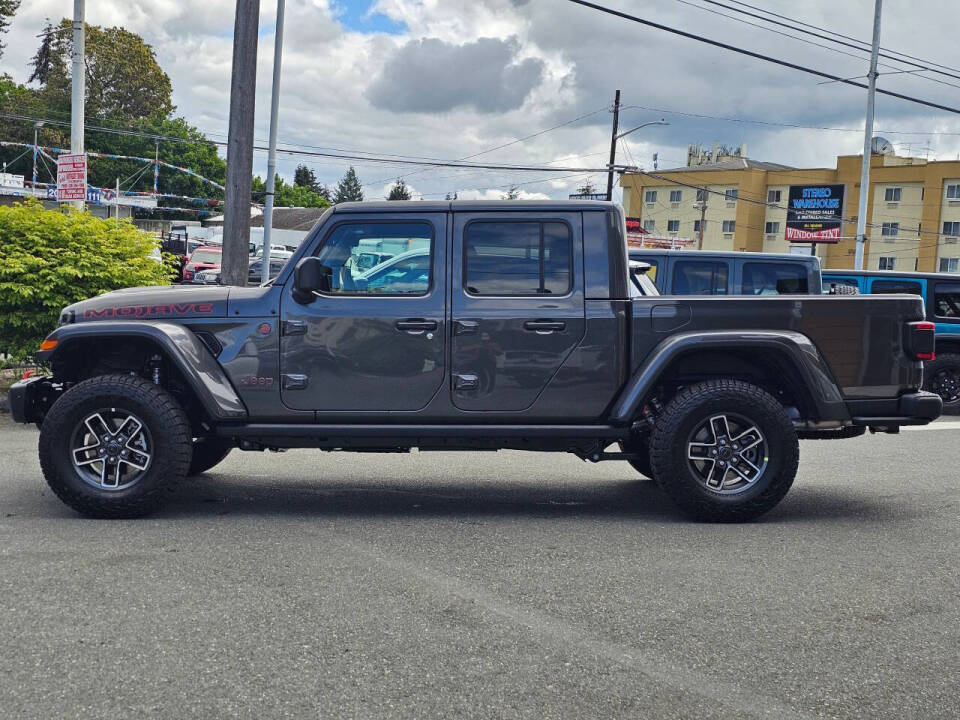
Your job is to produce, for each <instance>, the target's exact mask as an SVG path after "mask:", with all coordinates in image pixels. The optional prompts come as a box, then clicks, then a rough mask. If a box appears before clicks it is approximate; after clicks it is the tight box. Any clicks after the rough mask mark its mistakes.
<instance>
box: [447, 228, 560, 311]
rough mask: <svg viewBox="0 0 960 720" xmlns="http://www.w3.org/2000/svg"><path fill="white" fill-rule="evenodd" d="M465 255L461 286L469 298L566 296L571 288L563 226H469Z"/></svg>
mask: <svg viewBox="0 0 960 720" xmlns="http://www.w3.org/2000/svg"><path fill="white" fill-rule="evenodd" d="M463 249H464V256H465V257H464V269H463V274H464V283H463V285H464V287H465V288H466V289H467V292H469V293H470V294H471V295H566V294H567V293H569V292H570V290H571V288H572V287H573V284H572V279H573V237H572V236H571V233H570V227H569V226H568V225H567V224H566V223H562V222H528V221H516V222H513V221H506V222H486V221H478V222H472V223H470V224H469V225H467V228H466V230H465V231H464V233H463Z"/></svg>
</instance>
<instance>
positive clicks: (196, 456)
mask: <svg viewBox="0 0 960 720" xmlns="http://www.w3.org/2000/svg"><path fill="white" fill-rule="evenodd" d="M231 450H233V445H231V444H230V443H228V442H227V441H226V440H223V439H221V438H216V437H211V438H201V439H199V440H197V441H196V442H195V443H194V444H193V455H192V456H191V458H190V469H189V470H188V471H187V475H199V474H200V473H204V472H206V471H207V470H209V469H210V468H212V467H214V466H215V465H219V464H220V463H221V462H223V460H224V459H225V458H226V457H227V455H229V454H230V451H231Z"/></svg>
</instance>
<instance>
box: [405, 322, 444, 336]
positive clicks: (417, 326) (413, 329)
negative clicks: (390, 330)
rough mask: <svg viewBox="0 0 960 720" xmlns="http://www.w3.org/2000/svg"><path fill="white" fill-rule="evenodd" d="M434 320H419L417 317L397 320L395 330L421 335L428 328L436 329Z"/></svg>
mask: <svg viewBox="0 0 960 720" xmlns="http://www.w3.org/2000/svg"><path fill="white" fill-rule="evenodd" d="M436 329H437V321H436V320H421V319H419V318H416V319H410V320H397V330H400V331H401V332H405V333H409V334H411V335H422V334H423V333H425V332H427V331H428V330H436Z"/></svg>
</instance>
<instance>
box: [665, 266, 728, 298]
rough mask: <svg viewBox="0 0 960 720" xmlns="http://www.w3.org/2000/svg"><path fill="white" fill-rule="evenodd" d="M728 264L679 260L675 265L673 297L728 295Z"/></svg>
mask: <svg viewBox="0 0 960 720" xmlns="http://www.w3.org/2000/svg"><path fill="white" fill-rule="evenodd" d="M729 274H730V273H729V270H728V269H727V264H726V263H723V262H710V261H707V260H677V261H676V262H675V263H674V264H673V288H672V291H671V294H673V295H726V294H727V279H728V277H729Z"/></svg>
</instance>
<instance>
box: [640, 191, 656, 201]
mask: <svg viewBox="0 0 960 720" xmlns="http://www.w3.org/2000/svg"><path fill="white" fill-rule="evenodd" d="M643 201H644V202H648V203H655V202H656V201H657V191H656V190H647V191H646V192H645V193H644V194H643Z"/></svg>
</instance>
